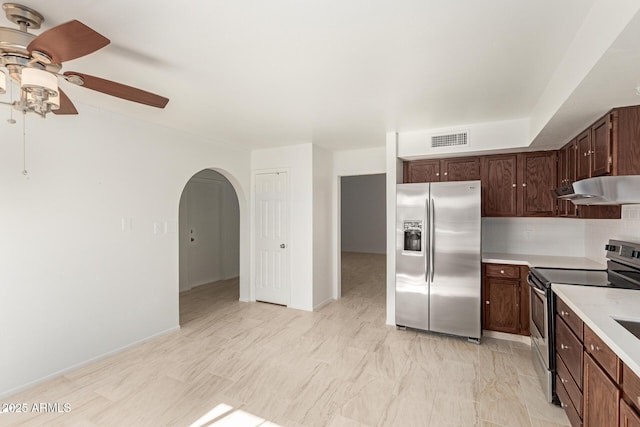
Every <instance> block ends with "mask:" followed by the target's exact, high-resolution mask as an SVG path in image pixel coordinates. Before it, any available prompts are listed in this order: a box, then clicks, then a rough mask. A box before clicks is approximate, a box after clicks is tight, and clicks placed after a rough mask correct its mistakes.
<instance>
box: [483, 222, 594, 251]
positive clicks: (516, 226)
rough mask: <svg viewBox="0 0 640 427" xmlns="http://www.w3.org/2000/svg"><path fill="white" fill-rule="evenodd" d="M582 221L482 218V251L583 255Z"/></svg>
mask: <svg viewBox="0 0 640 427" xmlns="http://www.w3.org/2000/svg"><path fill="white" fill-rule="evenodd" d="M584 233H585V223H584V220H580V219H572V218H482V252H497V253H514V254H530V255H551V256H553V255H556V256H575V257H583V256H585V235H584Z"/></svg>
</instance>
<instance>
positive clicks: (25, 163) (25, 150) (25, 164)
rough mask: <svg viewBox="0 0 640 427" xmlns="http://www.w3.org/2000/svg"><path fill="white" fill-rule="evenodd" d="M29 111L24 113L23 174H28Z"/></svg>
mask: <svg viewBox="0 0 640 427" xmlns="http://www.w3.org/2000/svg"><path fill="white" fill-rule="evenodd" d="M26 121H27V112H26V111H24V112H23V113H22V175H24V176H27V175H29V172H27V130H26V129H27V126H26V124H25V123H26Z"/></svg>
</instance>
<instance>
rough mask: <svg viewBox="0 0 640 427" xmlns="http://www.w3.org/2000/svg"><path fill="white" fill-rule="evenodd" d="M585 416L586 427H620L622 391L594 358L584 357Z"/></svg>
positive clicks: (586, 355) (587, 355)
mask: <svg viewBox="0 0 640 427" xmlns="http://www.w3.org/2000/svg"><path fill="white" fill-rule="evenodd" d="M583 392H584V415H583V422H584V425H585V427H605V426H617V425H618V416H619V411H618V405H619V402H620V390H619V389H618V386H617V385H616V383H614V382H613V381H612V380H611V379H610V378H609V377H608V376H607V374H606V373H605V372H604V370H603V369H602V368H600V366H598V364H597V363H596V362H595V361H594V360H593V358H592V357H591V356H590V355H589V354H586V353H585V357H584V390H583Z"/></svg>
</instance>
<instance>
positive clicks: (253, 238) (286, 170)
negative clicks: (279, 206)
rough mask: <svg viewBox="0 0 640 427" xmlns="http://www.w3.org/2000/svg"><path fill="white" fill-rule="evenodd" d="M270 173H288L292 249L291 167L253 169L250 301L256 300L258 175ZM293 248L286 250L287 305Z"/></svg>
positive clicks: (288, 208) (288, 219)
mask: <svg viewBox="0 0 640 427" xmlns="http://www.w3.org/2000/svg"><path fill="white" fill-rule="evenodd" d="M270 173H286V174H287V177H288V179H287V187H286V192H287V210H288V212H287V224H286V227H287V229H288V239H289V242H287V245H288V246H287V249H291V241H292V238H291V215H292V212H291V204H292V203H291V170H290V168H267V169H256V170H252V171H251V215H250V219H249V220H250V221H251V226H250V230H251V239H250V240H251V242H250V249H249V250H250V252H251V256H250V257H249V259H250V266H249V271H250V273H249V281H250V286H249V301H255V300H256V230H257V227H256V176H257V175H263V174H270ZM290 254H291V250H288V251H286V256H287V257H288V258H289V260H288V261H289V262H288V263H287V265H288V267H289V271H287V275H288V276H289V302H288V303H287V307H289V305H290V304H291V255H290Z"/></svg>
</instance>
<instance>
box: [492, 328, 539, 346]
mask: <svg viewBox="0 0 640 427" xmlns="http://www.w3.org/2000/svg"><path fill="white" fill-rule="evenodd" d="M482 336H483V337H487V338H497V339H499V340H506V341H516V342H521V343H523V344H528V345H531V337H525V336H524V335H516V334H506V333H504V332H496V331H487V330H484V329H483V330H482Z"/></svg>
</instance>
